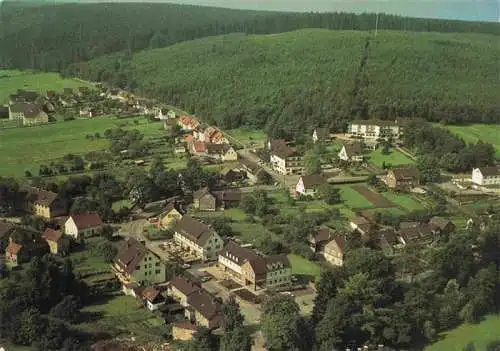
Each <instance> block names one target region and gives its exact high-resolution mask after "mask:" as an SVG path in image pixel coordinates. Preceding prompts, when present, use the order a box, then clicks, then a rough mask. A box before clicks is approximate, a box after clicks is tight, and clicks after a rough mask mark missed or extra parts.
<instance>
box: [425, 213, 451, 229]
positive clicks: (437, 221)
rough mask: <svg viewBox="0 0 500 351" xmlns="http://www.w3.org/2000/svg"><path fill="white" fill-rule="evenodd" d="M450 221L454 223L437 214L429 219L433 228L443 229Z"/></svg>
mask: <svg viewBox="0 0 500 351" xmlns="http://www.w3.org/2000/svg"><path fill="white" fill-rule="evenodd" d="M448 223H451V224H453V222H452V221H450V220H448V219H444V218H443V217H437V216H434V217H432V218H431V219H430V220H429V225H430V226H431V228H432V229H436V228H439V229H441V230H442V229H444V228H445V227H446V226H447V225H448Z"/></svg>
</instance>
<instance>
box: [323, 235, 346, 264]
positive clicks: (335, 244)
mask: <svg viewBox="0 0 500 351" xmlns="http://www.w3.org/2000/svg"><path fill="white" fill-rule="evenodd" d="M345 244H346V241H345V238H344V237H343V236H342V235H339V234H334V235H332V236H331V237H330V241H329V242H328V243H327V244H326V245H325V249H324V251H323V257H325V260H326V261H327V262H328V263H330V264H332V265H334V266H343V265H344V252H345Z"/></svg>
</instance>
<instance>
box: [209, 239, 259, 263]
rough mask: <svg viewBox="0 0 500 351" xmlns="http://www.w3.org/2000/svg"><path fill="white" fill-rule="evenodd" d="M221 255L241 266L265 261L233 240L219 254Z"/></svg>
mask: <svg viewBox="0 0 500 351" xmlns="http://www.w3.org/2000/svg"><path fill="white" fill-rule="evenodd" d="M219 255H221V256H224V257H225V258H227V259H228V260H231V261H233V262H234V263H236V264H238V265H240V266H241V265H243V264H244V263H245V262H247V261H252V260H264V258H263V257H260V256H259V255H257V254H256V253H255V252H253V251H252V250H250V249H246V248H244V247H241V246H240V245H238V244H236V243H235V242H234V241H232V240H229V241H228V242H227V244H226V246H224V248H223V249H222V250H221V251H220V252H219Z"/></svg>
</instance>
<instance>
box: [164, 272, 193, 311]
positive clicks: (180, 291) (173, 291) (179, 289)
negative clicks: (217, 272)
mask: <svg viewBox="0 0 500 351" xmlns="http://www.w3.org/2000/svg"><path fill="white" fill-rule="evenodd" d="M200 289H201V286H199V285H198V284H196V283H194V282H192V281H191V280H189V279H186V278H184V277H182V276H179V277H176V278H174V279H172V280H170V281H169V282H168V285H167V295H168V296H170V297H172V298H174V299H175V300H176V301H178V302H179V303H180V304H181V305H182V306H184V307H187V306H188V305H189V304H188V297H189V295H192V294H194V293H195V292H197V291H199V290H200Z"/></svg>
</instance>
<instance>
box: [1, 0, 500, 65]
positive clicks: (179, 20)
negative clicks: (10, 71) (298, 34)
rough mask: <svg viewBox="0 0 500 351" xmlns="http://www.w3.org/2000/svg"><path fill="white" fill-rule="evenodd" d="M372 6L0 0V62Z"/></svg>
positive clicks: (342, 16) (272, 24) (162, 42)
mask: <svg viewBox="0 0 500 351" xmlns="http://www.w3.org/2000/svg"><path fill="white" fill-rule="evenodd" d="M375 23H376V14H359V15H356V14H352V13H285V12H268V11H249V10H232V9H222V8H209V7H200V6H188V5H176V4H158V3H151V4H144V3H141V4H128V3H121V4H120V3H107V4H59V5H44V6H33V4H23V3H22V2H17V1H7V2H3V3H2V11H0V33H3V34H1V35H0V46H1V47H2V51H1V53H0V66H6V67H9V68H36V69H43V70H51V71H61V70H62V69H64V68H65V67H66V66H67V65H68V64H70V63H74V62H79V61H86V60H90V59H93V58H96V57H99V56H102V55H105V54H110V53H114V52H119V51H125V50H126V51H129V52H137V51H140V50H144V49H150V48H158V47H164V46H168V45H172V44H175V43H179V42H182V41H186V40H192V39H196V38H202V37H207V36H213V35H221V34H228V33H235V32H240V33H247V34H269V33H281V32H286V31H292V30H297V29H303V28H326V29H332V30H363V31H367V30H373V29H374V28H375ZM378 28H379V29H390V30H400V31H421V32H447V33H448V32H449V33H457V32H460V33H485V34H492V35H499V34H500V26H499V25H498V24H496V23H485V22H467V21H456V20H435V19H422V18H410V17H401V16H395V15H385V14H383V15H380V18H379V21H378Z"/></svg>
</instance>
